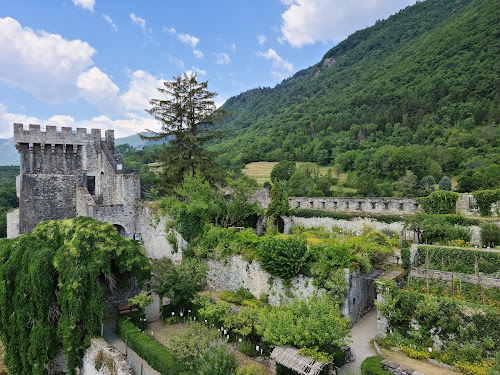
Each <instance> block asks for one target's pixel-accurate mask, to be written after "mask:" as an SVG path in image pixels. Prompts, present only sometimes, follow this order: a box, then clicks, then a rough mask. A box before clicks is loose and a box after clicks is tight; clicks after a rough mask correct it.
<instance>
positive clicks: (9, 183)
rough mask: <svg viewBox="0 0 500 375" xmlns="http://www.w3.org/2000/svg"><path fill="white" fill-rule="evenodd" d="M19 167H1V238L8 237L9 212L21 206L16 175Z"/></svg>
mask: <svg viewBox="0 0 500 375" xmlns="http://www.w3.org/2000/svg"><path fill="white" fill-rule="evenodd" d="M18 173H19V167H7V166H0V238H5V237H7V212H9V211H10V210H12V209H13V208H16V207H17V206H18V205H19V204H18V201H17V195H16V175H17V174H18Z"/></svg>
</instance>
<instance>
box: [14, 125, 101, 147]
mask: <svg viewBox="0 0 500 375" xmlns="http://www.w3.org/2000/svg"><path fill="white" fill-rule="evenodd" d="M28 129H29V130H24V125H23V124H14V145H15V146H16V147H17V146H18V145H19V144H20V143H28V144H36V143H38V144H45V145H52V144H84V143H88V142H94V141H100V140H101V130H100V129H92V130H91V131H90V133H88V132H87V129H85V128H77V129H76V132H73V129H72V128H71V127H62V128H61V130H60V131H58V130H57V127H56V126H49V125H47V126H45V131H43V130H42V129H41V127H40V125H33V124H30V125H29V128H28Z"/></svg>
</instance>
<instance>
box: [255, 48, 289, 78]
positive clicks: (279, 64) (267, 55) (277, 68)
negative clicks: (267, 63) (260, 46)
mask: <svg viewBox="0 0 500 375" xmlns="http://www.w3.org/2000/svg"><path fill="white" fill-rule="evenodd" d="M256 55H257V56H258V57H262V58H264V59H266V60H271V61H272V65H271V74H272V75H273V76H275V77H277V78H280V79H282V78H285V77H286V73H290V72H292V71H293V64H292V63H291V62H290V61H288V60H285V59H283V58H282V57H281V56H279V55H278V54H277V53H276V51H275V50H274V49H272V48H269V49H268V50H267V52H257V53H256Z"/></svg>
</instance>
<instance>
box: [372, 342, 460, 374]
mask: <svg viewBox="0 0 500 375" xmlns="http://www.w3.org/2000/svg"><path fill="white" fill-rule="evenodd" d="M380 350H381V351H382V354H383V355H384V357H385V358H387V359H388V360H389V361H393V362H396V363H399V364H400V365H403V366H406V367H409V368H411V369H413V370H417V371H420V372H423V373H424V374H426V375H460V374H461V373H460V372H457V371H453V370H450V369H447V368H445V367H441V366H438V365H435V364H433V363H430V362H427V361H424V360H418V359H413V358H410V357H408V356H406V355H405V354H403V353H399V352H395V351H392V350H389V349H385V348H380Z"/></svg>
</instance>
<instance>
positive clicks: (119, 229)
mask: <svg viewBox="0 0 500 375" xmlns="http://www.w3.org/2000/svg"><path fill="white" fill-rule="evenodd" d="M113 226H114V227H115V228H116V231H117V232H118V234H119V235H120V236H122V237H125V236H126V235H127V232H126V231H125V228H124V227H122V226H121V225H120V224H113Z"/></svg>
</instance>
